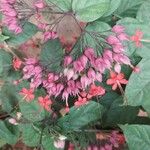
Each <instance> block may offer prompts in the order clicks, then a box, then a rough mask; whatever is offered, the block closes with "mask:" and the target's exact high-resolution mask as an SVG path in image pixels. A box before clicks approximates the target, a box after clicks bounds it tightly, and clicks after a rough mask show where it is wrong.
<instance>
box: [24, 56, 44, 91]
mask: <svg viewBox="0 0 150 150" xmlns="http://www.w3.org/2000/svg"><path fill="white" fill-rule="evenodd" d="M23 74H24V76H23V79H26V80H27V79H31V82H30V88H31V89H35V88H37V87H38V86H39V85H40V84H41V83H42V68H41V67H40V66H39V64H38V61H37V60H36V59H34V58H29V59H26V60H25V67H24V68H23Z"/></svg>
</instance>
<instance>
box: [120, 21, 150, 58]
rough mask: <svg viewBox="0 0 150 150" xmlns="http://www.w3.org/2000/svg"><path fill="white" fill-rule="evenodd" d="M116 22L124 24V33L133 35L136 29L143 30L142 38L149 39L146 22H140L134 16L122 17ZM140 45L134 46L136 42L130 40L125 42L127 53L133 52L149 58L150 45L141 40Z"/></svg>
mask: <svg viewBox="0 0 150 150" xmlns="http://www.w3.org/2000/svg"><path fill="white" fill-rule="evenodd" d="M118 24H121V25H123V26H125V28H126V33H127V34H128V35H129V36H133V35H135V33H136V31H137V30H140V31H141V32H143V39H150V31H149V27H148V24H147V23H146V22H144V23H142V22H139V20H137V19H134V18H124V19H121V20H119V21H118ZM141 43H142V47H136V44H135V43H134V42H132V41H129V42H127V45H126V46H127V55H129V56H131V55H133V53H136V54H137V55H139V56H141V57H143V58H150V53H148V51H149V48H150V45H149V43H147V42H144V41H141Z"/></svg>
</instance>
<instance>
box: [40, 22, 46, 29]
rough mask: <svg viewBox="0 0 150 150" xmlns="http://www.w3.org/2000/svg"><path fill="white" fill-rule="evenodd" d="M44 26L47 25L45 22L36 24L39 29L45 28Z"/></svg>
mask: <svg viewBox="0 0 150 150" xmlns="http://www.w3.org/2000/svg"><path fill="white" fill-rule="evenodd" d="M46 27H47V24H46V23H39V24H38V28H39V29H40V30H45V29H46Z"/></svg>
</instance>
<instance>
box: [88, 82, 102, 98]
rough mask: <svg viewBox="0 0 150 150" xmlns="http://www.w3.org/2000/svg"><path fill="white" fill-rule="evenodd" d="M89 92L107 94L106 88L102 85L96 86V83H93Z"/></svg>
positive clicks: (94, 94) (95, 94) (92, 94)
mask: <svg viewBox="0 0 150 150" xmlns="http://www.w3.org/2000/svg"><path fill="white" fill-rule="evenodd" d="M89 94H90V95H91V96H92V97H94V96H102V95H104V94H105V89H104V88H103V87H101V86H96V85H95V84H92V85H91V86H90V89H89Z"/></svg>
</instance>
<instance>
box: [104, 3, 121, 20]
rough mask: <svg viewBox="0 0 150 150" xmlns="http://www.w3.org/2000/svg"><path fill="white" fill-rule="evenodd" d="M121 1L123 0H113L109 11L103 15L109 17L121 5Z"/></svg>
mask: <svg viewBox="0 0 150 150" xmlns="http://www.w3.org/2000/svg"><path fill="white" fill-rule="evenodd" d="M121 2H122V1H121V0H111V1H110V6H109V9H108V11H107V13H106V14H104V16H103V17H107V16H109V15H111V14H112V13H113V12H114V11H115V10H116V9H117V8H118V7H119V6H120V4H121Z"/></svg>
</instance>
